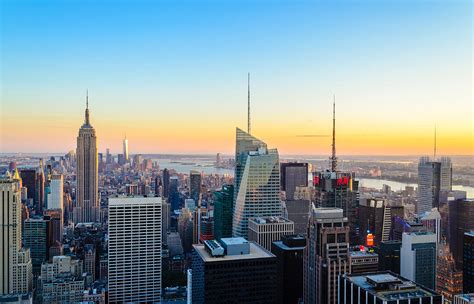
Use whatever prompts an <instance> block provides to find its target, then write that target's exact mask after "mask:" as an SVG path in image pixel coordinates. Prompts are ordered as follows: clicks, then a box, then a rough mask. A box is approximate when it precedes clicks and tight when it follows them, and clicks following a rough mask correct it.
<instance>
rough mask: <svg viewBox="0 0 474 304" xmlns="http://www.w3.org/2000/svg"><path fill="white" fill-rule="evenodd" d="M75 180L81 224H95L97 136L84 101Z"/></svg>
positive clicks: (96, 215)
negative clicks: (83, 118)
mask: <svg viewBox="0 0 474 304" xmlns="http://www.w3.org/2000/svg"><path fill="white" fill-rule="evenodd" d="M76 155H77V168H76V180H77V191H76V193H77V194H76V201H77V204H76V205H77V207H76V208H80V209H79V212H78V214H80V217H81V219H80V220H81V222H96V221H97V220H98V214H99V212H98V210H99V199H98V191H99V184H98V182H99V178H98V175H99V171H98V170H99V167H98V161H97V136H96V134H95V129H94V128H93V127H92V125H91V124H90V121H89V101H88V97H87V99H86V112H85V121H84V124H83V125H82V127H81V128H80V129H79V136H78V137H77V150H76Z"/></svg>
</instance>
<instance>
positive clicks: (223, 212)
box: [214, 185, 234, 240]
mask: <svg viewBox="0 0 474 304" xmlns="http://www.w3.org/2000/svg"><path fill="white" fill-rule="evenodd" d="M233 198H234V186H233V185H224V186H222V189H221V190H220V191H215V192H214V237H215V238H216V240H220V239H221V238H229V237H232V201H233Z"/></svg>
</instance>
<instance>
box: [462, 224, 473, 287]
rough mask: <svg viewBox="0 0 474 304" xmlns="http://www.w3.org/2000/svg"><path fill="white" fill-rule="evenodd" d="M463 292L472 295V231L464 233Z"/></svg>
mask: <svg viewBox="0 0 474 304" xmlns="http://www.w3.org/2000/svg"><path fill="white" fill-rule="evenodd" d="M463 239H464V241H463V268H462V269H463V292H464V293H474V231H470V232H466V233H464V238H463Z"/></svg>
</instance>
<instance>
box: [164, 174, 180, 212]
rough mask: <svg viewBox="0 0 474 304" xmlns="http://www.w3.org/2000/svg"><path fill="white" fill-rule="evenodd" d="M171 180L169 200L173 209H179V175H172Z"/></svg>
mask: <svg viewBox="0 0 474 304" xmlns="http://www.w3.org/2000/svg"><path fill="white" fill-rule="evenodd" d="M169 181H170V183H169V197H168V201H169V202H170V204H171V209H172V210H178V209H179V208H180V198H179V192H178V185H179V179H178V177H177V176H171V177H170V179H169ZM165 197H166V196H165Z"/></svg>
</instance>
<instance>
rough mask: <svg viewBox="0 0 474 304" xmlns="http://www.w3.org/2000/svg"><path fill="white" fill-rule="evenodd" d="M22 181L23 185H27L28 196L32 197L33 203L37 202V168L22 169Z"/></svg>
mask: <svg viewBox="0 0 474 304" xmlns="http://www.w3.org/2000/svg"><path fill="white" fill-rule="evenodd" d="M20 176H21V181H22V183H23V187H26V189H27V192H26V196H27V198H28V199H31V200H32V201H33V203H35V202H36V170H34V169H22V170H21V171H20Z"/></svg>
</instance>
